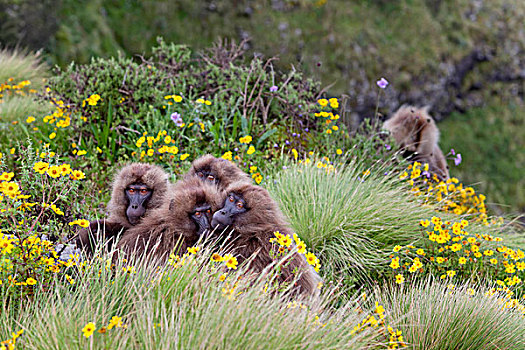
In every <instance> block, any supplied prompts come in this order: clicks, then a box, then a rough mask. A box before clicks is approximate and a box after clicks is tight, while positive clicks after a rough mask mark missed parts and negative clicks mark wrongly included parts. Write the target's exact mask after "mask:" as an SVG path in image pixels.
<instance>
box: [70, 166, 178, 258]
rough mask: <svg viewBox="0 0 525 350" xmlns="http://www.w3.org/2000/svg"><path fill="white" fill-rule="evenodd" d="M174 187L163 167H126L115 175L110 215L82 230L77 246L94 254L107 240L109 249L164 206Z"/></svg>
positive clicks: (108, 208) (109, 206)
mask: <svg viewBox="0 0 525 350" xmlns="http://www.w3.org/2000/svg"><path fill="white" fill-rule="evenodd" d="M169 187H170V183H169V180H168V174H167V173H166V172H165V171H164V170H162V168H160V167H158V166H156V165H151V164H145V163H132V164H129V165H126V166H124V167H123V168H122V169H121V170H120V171H119V172H118V173H117V174H116V176H115V178H114V181H113V189H112V193H111V199H110V201H109V203H108V206H107V211H108V213H109V216H108V218H107V219H105V220H95V221H93V222H91V223H90V224H89V227H87V228H84V229H82V230H81V231H80V232H79V234H78V237H77V240H76V244H77V246H80V247H82V248H83V249H84V250H85V251H86V253H88V254H92V253H93V251H94V249H95V246H96V244H97V242H99V241H102V240H104V241H106V242H107V243H108V247H111V244H112V242H113V241H114V240H115V239H116V237H117V236H118V235H119V234H122V233H123V232H125V231H126V230H127V229H129V228H131V227H133V226H135V225H137V224H138V223H139V222H140V221H141V220H142V219H143V218H144V217H145V215H146V214H147V213H149V212H150V211H151V210H152V209H155V208H158V207H160V206H161V205H162V203H163V202H164V199H165V195H166V193H167V191H168V188H169Z"/></svg>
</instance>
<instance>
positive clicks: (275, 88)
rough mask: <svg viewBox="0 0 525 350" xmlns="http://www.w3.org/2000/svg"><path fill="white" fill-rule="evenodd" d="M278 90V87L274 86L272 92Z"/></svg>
mask: <svg viewBox="0 0 525 350" xmlns="http://www.w3.org/2000/svg"><path fill="white" fill-rule="evenodd" d="M277 89H278V87H277V86H275V85H274V86H272V87H271V88H270V92H276V91H277Z"/></svg>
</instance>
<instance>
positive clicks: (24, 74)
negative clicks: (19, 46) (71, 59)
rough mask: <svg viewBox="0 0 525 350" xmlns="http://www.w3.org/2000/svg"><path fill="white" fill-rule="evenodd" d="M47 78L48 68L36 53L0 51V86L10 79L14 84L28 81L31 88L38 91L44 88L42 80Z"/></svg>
mask: <svg viewBox="0 0 525 350" xmlns="http://www.w3.org/2000/svg"><path fill="white" fill-rule="evenodd" d="M48 76H49V72H48V67H47V66H46V65H45V63H42V61H41V59H40V55H39V54H38V53H31V52H25V51H23V50H8V49H5V48H4V49H0V84H1V83H5V82H7V81H8V80H9V79H10V78H12V79H13V81H14V82H16V83H18V82H20V81H23V80H29V81H30V82H31V86H32V87H33V88H34V89H38V88H41V87H43V86H44V81H43V79H45V78H47V77H48Z"/></svg>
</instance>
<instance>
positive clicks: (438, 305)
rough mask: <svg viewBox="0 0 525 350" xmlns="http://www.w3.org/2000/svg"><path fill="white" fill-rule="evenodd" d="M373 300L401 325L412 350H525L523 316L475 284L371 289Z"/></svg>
mask: <svg viewBox="0 0 525 350" xmlns="http://www.w3.org/2000/svg"><path fill="white" fill-rule="evenodd" d="M374 297H375V300H378V301H379V302H380V303H381V304H382V305H384V306H385V308H386V309H387V310H389V311H390V316H391V317H393V319H396V320H398V321H399V322H401V323H400V324H398V327H399V328H400V329H402V330H403V336H404V340H405V342H406V343H408V344H409V347H410V348H412V349H420V350H433V349H440V350H441V349H457V350H461V349H477V350H484V349H512V350H518V349H525V319H524V318H523V314H521V315H520V313H519V312H516V310H511V309H508V308H505V307H504V306H505V303H506V302H508V300H509V299H507V298H506V296H504V295H501V294H495V293H494V292H493V291H490V289H488V288H486V289H484V288H483V287H481V286H480V285H477V286H470V285H468V284H465V285H462V286H455V287H454V286H452V285H448V286H447V285H445V284H444V283H440V282H435V281H432V280H430V279H427V280H422V281H419V282H416V283H414V284H406V285H402V286H395V287H391V288H386V289H376V291H375V293H374Z"/></svg>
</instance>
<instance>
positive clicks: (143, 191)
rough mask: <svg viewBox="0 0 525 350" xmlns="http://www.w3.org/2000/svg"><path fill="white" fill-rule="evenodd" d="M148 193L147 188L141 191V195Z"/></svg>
mask: <svg viewBox="0 0 525 350" xmlns="http://www.w3.org/2000/svg"><path fill="white" fill-rule="evenodd" d="M146 193H148V189H147V188H141V189H140V194H142V195H144V194H146Z"/></svg>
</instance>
